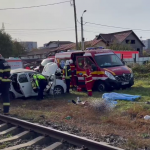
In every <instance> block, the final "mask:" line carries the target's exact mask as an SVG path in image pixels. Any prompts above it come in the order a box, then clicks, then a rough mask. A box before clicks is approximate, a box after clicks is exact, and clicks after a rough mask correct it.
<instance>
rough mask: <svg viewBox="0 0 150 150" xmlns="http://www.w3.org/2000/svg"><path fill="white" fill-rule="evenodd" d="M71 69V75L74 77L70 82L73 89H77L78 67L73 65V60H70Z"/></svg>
mask: <svg viewBox="0 0 150 150" xmlns="http://www.w3.org/2000/svg"><path fill="white" fill-rule="evenodd" d="M70 69H71V75H72V77H71V82H70V87H71V88H74V87H75V88H76V87H77V82H76V77H77V75H76V67H75V65H74V64H73V60H72V59H71V60H70Z"/></svg>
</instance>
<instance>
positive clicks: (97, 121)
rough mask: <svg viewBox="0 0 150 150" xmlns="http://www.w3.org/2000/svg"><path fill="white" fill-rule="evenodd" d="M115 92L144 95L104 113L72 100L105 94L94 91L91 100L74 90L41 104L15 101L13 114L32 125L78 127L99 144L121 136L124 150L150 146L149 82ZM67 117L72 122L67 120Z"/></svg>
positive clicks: (94, 97) (31, 101) (97, 98)
mask: <svg viewBox="0 0 150 150" xmlns="http://www.w3.org/2000/svg"><path fill="white" fill-rule="evenodd" d="M114 92H117V93H124V94H132V95H141V99H138V100H136V102H127V101H118V105H117V107H116V108H115V109H114V110H113V111H111V112H106V113H101V112H100V111H99V112H95V111H93V110H92V109H89V107H84V106H78V105H74V104H73V103H71V100H76V98H77V97H80V99H81V100H82V101H88V102H91V101H93V100H99V101H101V97H102V94H103V93H99V92H94V93H93V96H92V97H88V96H87V93H86V92H76V91H73V92H72V93H71V94H68V95H67V94H66V95H63V96H61V97H57V98H53V97H51V98H49V99H47V100H43V101H40V102H38V101H35V100H32V99H29V100H26V101H23V100H14V101H12V102H11V110H10V111H11V114H13V115H14V116H17V117H19V118H23V119H26V120H31V121H33V122H41V123H43V124H44V123H45V124H46V123H48V122H50V123H56V124H63V126H68V127H69V128H78V129H80V131H81V133H82V134H83V135H85V133H86V135H90V136H91V135H92V137H93V138H94V139H95V138H96V139H97V140H98V141H101V140H102V137H103V136H107V135H117V136H121V137H123V138H124V139H127V142H125V143H122V144H120V145H119V147H122V148H126V149H131V150H132V149H133V150H134V149H137V148H144V147H146V146H149V145H150V144H149V143H150V121H145V120H144V116H145V115H150V105H148V104H145V103H144V102H147V101H150V80H143V79H142V80H137V81H136V82H135V85H134V86H133V87H132V88H130V89H126V90H119V91H114ZM139 102H141V103H139ZM67 116H70V118H71V119H66V117H67ZM149 147H150V146H149Z"/></svg>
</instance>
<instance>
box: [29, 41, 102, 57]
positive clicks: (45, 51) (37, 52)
mask: <svg viewBox="0 0 150 150" xmlns="http://www.w3.org/2000/svg"><path fill="white" fill-rule="evenodd" d="M100 41H102V40H101V39H100V40H92V41H87V42H85V45H87V46H88V45H90V46H95V45H96V44H98V43H99V42H100ZM75 48H76V43H70V44H64V45H61V46H60V47H58V48H51V49H50V48H49V49H41V50H34V51H31V52H29V53H28V54H27V55H28V56H30V55H41V54H50V53H51V52H59V51H66V50H73V49H75Z"/></svg>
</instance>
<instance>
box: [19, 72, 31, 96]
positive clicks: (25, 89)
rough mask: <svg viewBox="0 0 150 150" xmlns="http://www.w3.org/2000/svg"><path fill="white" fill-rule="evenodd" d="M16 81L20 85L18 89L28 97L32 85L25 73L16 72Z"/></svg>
mask: <svg viewBox="0 0 150 150" xmlns="http://www.w3.org/2000/svg"><path fill="white" fill-rule="evenodd" d="M17 81H18V83H19V86H20V90H21V92H22V93H23V95H24V96H25V97H29V96H31V95H32V87H31V82H30V81H29V79H28V77H27V74H25V73H18V78H17Z"/></svg>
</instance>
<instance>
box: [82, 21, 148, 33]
mask: <svg viewBox="0 0 150 150" xmlns="http://www.w3.org/2000/svg"><path fill="white" fill-rule="evenodd" d="M85 23H88V24H93V25H99V26H104V27H109V28H117V29H128V30H139V31H150V29H147V30H144V29H131V28H125V27H117V26H109V25H104V24H98V23H92V22H85Z"/></svg>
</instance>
